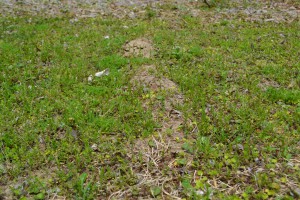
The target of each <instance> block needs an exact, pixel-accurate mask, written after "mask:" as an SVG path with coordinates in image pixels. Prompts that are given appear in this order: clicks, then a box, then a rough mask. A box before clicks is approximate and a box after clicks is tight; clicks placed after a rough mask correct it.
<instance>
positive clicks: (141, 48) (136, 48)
mask: <svg viewBox="0 0 300 200" xmlns="http://www.w3.org/2000/svg"><path fill="white" fill-rule="evenodd" d="M124 51H125V52H124V56H126V57H129V56H142V57H145V58H150V57H151V55H152V54H153V51H154V48H153V46H152V42H151V41H150V40H148V39H145V38H139V39H136V40H132V41H130V42H128V43H127V44H126V45H125V46H124Z"/></svg>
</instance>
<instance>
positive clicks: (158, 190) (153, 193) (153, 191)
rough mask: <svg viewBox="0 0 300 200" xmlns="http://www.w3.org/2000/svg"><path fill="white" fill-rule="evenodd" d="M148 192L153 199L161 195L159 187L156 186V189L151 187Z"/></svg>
mask: <svg viewBox="0 0 300 200" xmlns="http://www.w3.org/2000/svg"><path fill="white" fill-rule="evenodd" d="M150 190H151V195H152V196H153V197H157V196H158V195H160V193H161V189H160V187H157V186H156V187H152V188H151V189H150Z"/></svg>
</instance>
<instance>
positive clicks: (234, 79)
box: [0, 5, 300, 199]
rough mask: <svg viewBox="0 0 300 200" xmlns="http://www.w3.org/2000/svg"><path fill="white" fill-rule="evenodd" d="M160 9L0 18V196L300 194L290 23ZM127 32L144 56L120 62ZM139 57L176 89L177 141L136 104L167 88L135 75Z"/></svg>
mask: <svg viewBox="0 0 300 200" xmlns="http://www.w3.org/2000/svg"><path fill="white" fill-rule="evenodd" d="M161 9H162V10H163V11H164V12H163V13H164V14H161V15H160V14H159V13H157V11H156V10H152V9H151V8H148V9H147V10H146V12H145V13H144V14H143V15H142V16H140V17H137V18H134V19H130V18H123V19H117V18H115V17H110V16H106V17H95V18H85V19H78V20H74V19H73V16H64V17H51V18H45V17H41V16H19V17H8V16H6V17H1V18H0V24H1V28H0V54H1V56H0V69H1V74H0V80H1V81H0V93H1V96H0V123H1V126H0V177H1V179H0V194H1V195H0V199H1V198H2V199H107V198H110V199H138V198H141V199H143V198H145V199H146V198H148V199H149V198H158V199H175V198H177V199H181V198H185V199H297V198H299V195H300V194H299V193H300V192H299V180H300V173H299V172H300V170H299V167H300V157H299V153H300V149H299V146H300V144H299V139H300V137H299V131H300V62H299V58H300V54H299V53H300V42H299V41H300V40H299V39H300V31H299V30H300V25H299V21H297V20H295V21H293V22H290V23H274V22H272V21H270V22H248V21H245V20H241V19H242V18H241V16H239V17H236V18H233V19H231V20H225V19H224V20H222V19H220V20H217V21H209V20H206V18H205V16H202V17H201V16H198V17H195V16H193V15H191V14H189V13H188V12H185V11H184V10H183V11H182V10H180V9H182V8H180V7H176V6H170V5H165V6H162V8H161ZM197 9H199V10H200V11H201V13H206V12H207V13H210V15H209V16H210V17H211V16H213V14H211V13H212V12H214V11H212V10H208V9H207V8H205V6H201V7H198V8H197ZM212 9H214V8H212ZM176 12H178V13H180V15H179V14H174V13H176ZM166 13H172V15H171V17H170V16H169V15H168V14H166ZM105 36H109V37H105ZM137 38H147V39H148V40H149V41H152V44H153V49H155V50H154V51H153V55H152V56H151V57H149V58H143V57H142V56H126V57H125V56H124V45H125V44H126V43H127V42H128V41H131V40H134V39H137ZM148 65H153V66H156V69H155V70H156V72H155V73H156V76H157V77H163V78H165V79H168V80H170V81H172V82H174V83H176V85H177V88H178V90H179V91H180V93H181V94H182V95H183V96H184V99H183V100H182V101H180V102H181V103H179V104H177V105H173V110H176V112H178V113H180V114H181V116H182V118H183V121H182V124H180V126H179V127H177V128H178V130H176V131H178V132H181V133H182V134H183V135H184V138H177V137H176V138H173V139H174V140H172V142H171V143H169V144H166V143H164V142H163V138H164V136H162V135H167V136H168V137H172V134H173V132H174V130H173V129H168V130H164V129H162V124H161V122H162V121H163V120H158V119H157V118H159V117H161V118H162V119H165V118H168V116H166V115H164V114H165V112H164V111H163V112H162V113H161V114H162V116H159V117H158V115H159V113H158V112H156V114H155V115H156V117H153V110H151V108H153V107H151V106H148V107H147V106H145V102H146V103H147V102H148V103H149V102H154V105H156V103H155V102H162V104H164V100H166V99H168V98H169V95H170V93H168V92H164V91H159V92H156V91H152V90H147V89H145V88H143V87H142V86H141V87H137V86H136V85H134V84H133V83H132V78H133V77H134V76H135V74H136V73H137V72H138V71H139V69H141V66H148ZM106 68H108V69H109V71H110V73H109V75H107V76H103V77H99V78H98V77H94V78H93V80H92V81H88V77H89V76H90V75H93V74H95V73H96V72H98V71H102V70H104V69H106ZM150 104H151V103H150ZM160 106H161V104H160ZM153 109H155V108H153ZM160 109H161V110H163V106H162V107H161V108H160ZM162 130H164V131H162ZM137 141H139V143H137ZM141 141H147V142H141ZM137 144H138V145H142V146H138V147H137ZM143 145H144V146H143ZM168 145H177V146H179V147H181V148H179V150H178V151H176V152H172V153H171V154H168V149H169V148H170V147H169V146H168ZM133 149H134V150H135V151H133ZM137 149H139V150H140V151H146V149H147V150H148V151H149V152H140V153H138V152H136V150H137ZM156 152H158V153H156ZM143 153H148V154H147V155H148V158H149V159H148V163H147V160H145V158H144V156H143V155H144V154H143ZM164 154H168V157H167V158H165V157H164ZM151 155H153V157H151ZM154 155H156V157H155V156H154ZM158 156H160V158H157V157H158ZM170 156H171V157H170ZM162 158H163V159H162ZM164 159H167V160H164ZM160 163H163V166H161V165H160ZM166 163H168V165H167V164H166ZM146 168H147V170H146V172H145V169H146ZM143 173H144V174H143ZM145 173H148V175H149V174H150V175H149V176H148V175H147V176H146V175H145ZM141 177H144V178H145V177H146V178H145V179H141ZM147 177H148V180H146V179H147ZM149 177H150V178H149ZM170 177H172V178H171V179H170Z"/></svg>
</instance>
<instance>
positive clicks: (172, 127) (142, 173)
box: [110, 39, 192, 199]
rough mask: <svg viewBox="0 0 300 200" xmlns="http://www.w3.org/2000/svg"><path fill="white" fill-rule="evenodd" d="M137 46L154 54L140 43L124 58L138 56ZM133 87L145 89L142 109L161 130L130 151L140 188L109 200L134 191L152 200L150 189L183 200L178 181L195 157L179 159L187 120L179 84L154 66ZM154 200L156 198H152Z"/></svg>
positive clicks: (139, 73) (139, 75) (138, 75)
mask: <svg viewBox="0 0 300 200" xmlns="http://www.w3.org/2000/svg"><path fill="white" fill-rule="evenodd" d="M145 41H146V42H145ZM137 43H139V44H143V45H144V44H145V43H146V44H147V48H148V50H147V51H148V52H149V51H152V50H153V47H152V46H150V44H151V42H149V41H148V40H144V39H142V40H141V39H137V40H134V41H132V42H129V43H128V44H127V47H128V48H127V51H126V52H125V54H128V55H132V54H133V55H136V54H135V53H136V52H135V51H134V50H128V49H130V48H129V47H131V48H132V47H136V46H137V47H138V48H134V49H139V47H140V46H138V45H136V44H137ZM145 46H146V45H145ZM143 47H144V46H143ZM144 49H145V48H142V50H144ZM142 56H144V57H148V56H150V54H147V53H146V54H145V53H143V54H142ZM131 84H132V85H133V86H134V87H133V88H134V89H137V88H140V87H142V88H143V91H144V94H143V95H142V96H141V99H142V101H143V107H144V109H145V110H148V111H149V110H150V111H151V112H152V116H153V119H154V120H155V121H156V122H157V123H158V124H160V127H159V128H156V130H155V133H154V134H153V136H152V137H149V138H140V139H137V140H136V141H135V143H134V144H132V145H131V146H130V147H128V149H129V153H128V154H127V156H128V158H129V160H137V159H138V161H136V162H132V166H131V168H132V170H133V172H134V174H135V175H136V177H137V179H138V184H137V185H134V186H132V187H128V188H126V189H125V190H122V191H118V192H115V193H113V194H112V195H111V196H110V199H112V198H117V199H119V198H125V197H128V196H130V195H131V193H132V191H133V190H134V188H135V189H136V188H138V189H139V196H140V197H141V196H142V197H143V198H144V199H149V198H151V192H150V191H151V188H160V190H161V194H162V196H165V197H166V196H167V197H166V198H167V199H180V198H179V196H180V195H179V194H180V192H181V191H180V190H181V187H180V180H179V179H178V177H180V174H181V173H182V172H183V171H187V170H188V166H190V165H191V160H192V156H188V155H185V156H184V157H182V156H181V157H180V156H179V155H180V154H181V152H182V145H183V143H184V138H185V135H184V133H183V130H182V128H181V127H182V125H183V124H184V117H183V115H182V113H181V112H180V111H178V110H176V108H177V107H178V106H180V105H182V104H183V102H184V97H183V95H182V94H181V92H180V90H179V88H178V86H177V85H176V83H174V82H173V81H172V80H170V79H168V78H167V77H164V76H162V75H160V74H159V73H158V71H157V68H156V67H155V66H154V65H144V66H141V67H140V68H139V69H138V70H137V72H136V74H135V75H134V76H133V78H132V79H131ZM145 97H146V98H145ZM179 157H180V158H181V159H182V160H185V161H186V163H185V164H184V165H181V164H180V163H179ZM153 196H155V195H153V194H152V197H153Z"/></svg>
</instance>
